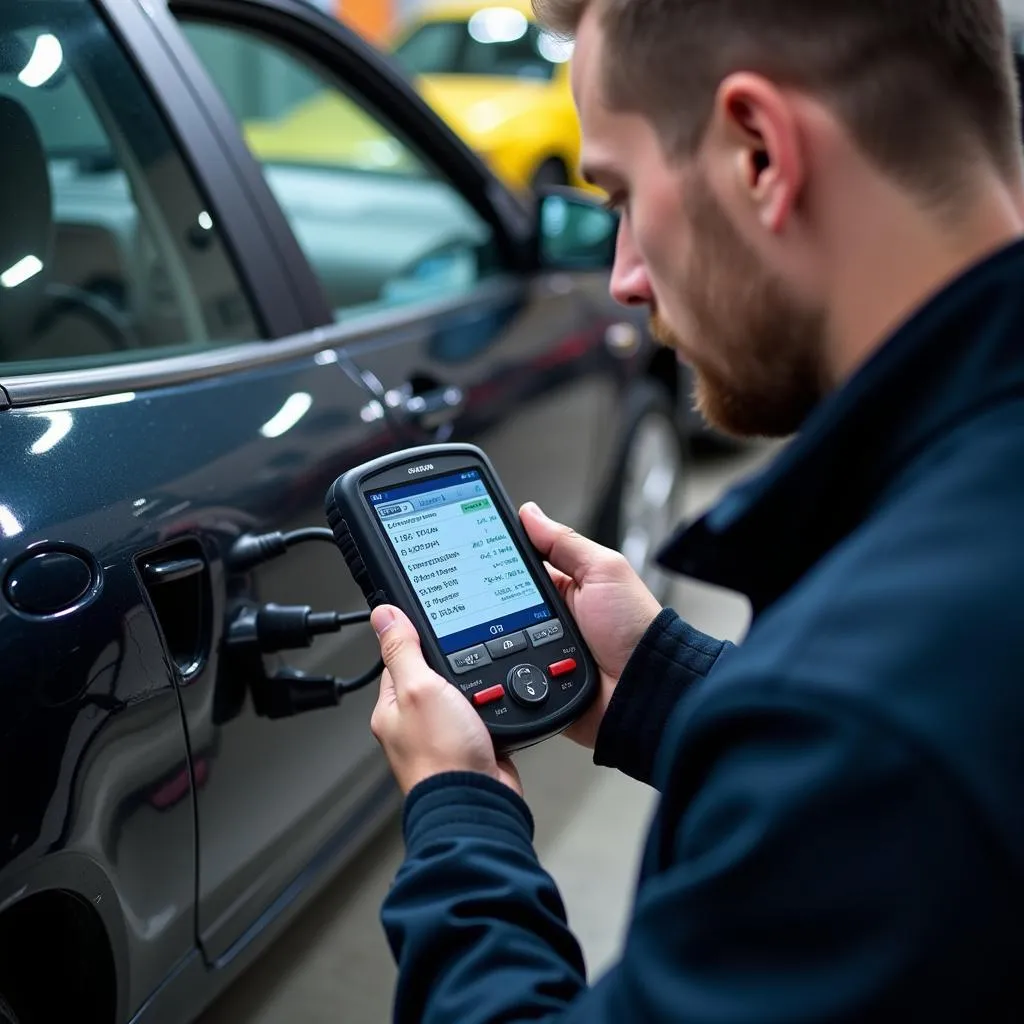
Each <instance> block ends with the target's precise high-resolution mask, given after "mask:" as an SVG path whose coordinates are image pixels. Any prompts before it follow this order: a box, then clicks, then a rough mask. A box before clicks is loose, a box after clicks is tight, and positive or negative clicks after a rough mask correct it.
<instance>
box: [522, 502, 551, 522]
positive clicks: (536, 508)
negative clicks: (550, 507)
mask: <svg viewBox="0 0 1024 1024" xmlns="http://www.w3.org/2000/svg"><path fill="white" fill-rule="evenodd" d="M523 511H524V512H529V513H530V515H532V516H536V517H537V518H538V519H547V518H548V517H547V516H546V515H545V514H544V510H543V509H542V508H541V507H540V505H538V504H537V502H535V501H528V502H527V503H526V504H525V505H524V506H523Z"/></svg>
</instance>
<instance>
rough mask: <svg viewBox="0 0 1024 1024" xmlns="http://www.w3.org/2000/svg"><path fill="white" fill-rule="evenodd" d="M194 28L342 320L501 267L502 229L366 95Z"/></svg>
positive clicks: (275, 50) (213, 27) (285, 56)
mask: <svg viewBox="0 0 1024 1024" xmlns="http://www.w3.org/2000/svg"><path fill="white" fill-rule="evenodd" d="M184 30H185V33H186V35H187V36H188V38H189V40H190V42H191V43H192V45H193V47H194V49H195V50H196V52H197V53H198V55H199V57H200V59H201V60H202V61H203V62H204V64H205V65H206V68H207V69H208V71H209V73H210V75H211V77H212V78H213V80H214V82H215V83H216V84H217V86H218V87H219V88H220V90H221V92H222V94H223V96H224V99H225V100H226V101H227V104H228V106H229V107H230V108H231V111H232V113H233V114H234V115H235V117H236V118H237V119H238V121H239V124H240V127H241V131H242V135H243V137H244V139H245V141H246V142H247V144H248V146H249V148H250V150H251V152H252V153H253V155H254V156H255V157H256V159H257V160H258V161H259V162H260V165H261V167H262V169H263V173H264V176H265V178H266V180H267V183H268V185H269V186H270V189H271V191H272V192H273V193H274V195H275V197H276V198H277V200H278V202H279V203H280V204H281V208H282V210H283V211H284V214H285V216H286V217H287V218H288V221H289V222H290V224H291V226H292V230H293V231H294V233H295V237H296V239H297V240H298V242H299V245H300V246H301V247H302V249H303V250H304V252H305V254H306V256H307V257H308V259H309V261H310V264H311V265H312V267H313V270H314V271H315V272H316V274H317V276H318V277H319V279H320V282H321V284H322V286H323V289H324V292H325V294H326V296H327V298H328V301H329V302H330V304H331V306H332V308H333V310H334V312H335V315H336V317H337V318H339V319H342V318H345V319H347V318H349V317H352V316H354V315H359V314H362V313H365V312H373V311H377V310H380V309H382V308H388V307H392V306H403V305H406V304H409V303H415V302H425V301H428V300H436V299H439V298H445V297H446V296H450V295H451V296H454V295H458V294H461V293H464V292H466V291H467V290H469V289H472V288H473V287H474V286H475V285H476V284H477V283H478V282H479V281H480V280H481V279H482V278H483V277H485V276H487V275H490V274H492V273H495V272H497V271H498V270H499V269H500V265H499V261H498V259H497V257H496V245H495V239H494V237H493V232H492V229H491V227H490V226H489V225H488V224H487V223H486V222H485V221H484V220H483V219H482V218H481V217H480V216H479V214H477V212H476V211H475V210H474V209H473V208H472V207H471V206H470V204H469V203H468V202H467V201H466V200H465V199H464V198H463V196H462V195H461V194H460V193H459V192H458V191H457V190H456V189H455V188H454V187H453V186H452V185H451V184H450V183H449V182H448V181H447V180H446V179H445V177H444V176H443V175H442V174H441V173H439V172H438V171H437V170H436V168H434V167H433V166H431V165H430V164H429V162H428V161H427V160H426V159H424V158H423V157H422V156H421V155H420V154H419V153H418V152H416V150H415V149H414V148H413V147H412V146H410V145H409V144H408V143H407V142H405V141H404V139H402V138H401V137H400V135H399V134H398V132H396V131H395V130H394V129H393V128H391V127H390V126H389V125H388V124H387V123H386V122H385V121H384V119H383V118H381V117H379V116H378V115H377V114H376V113H375V112H374V111H372V110H371V109H370V108H369V106H368V105H367V104H366V103H365V102H364V101H362V99H361V98H360V97H358V96H356V95H355V94H354V93H351V92H349V91H347V90H346V89H344V88H343V87H342V86H341V85H340V84H339V83H337V82H335V81H334V80H333V79H331V78H330V77H329V76H328V75H327V74H325V73H324V72H323V71H321V70H320V69H319V68H318V67H316V66H314V65H313V64H312V63H311V62H310V61H309V60H308V59H307V58H306V57H305V56H303V55H301V54H299V53H297V52H294V51H292V50H290V49H286V48H285V47H284V46H283V45H282V44H281V43H280V42H278V41H276V40H270V39H268V38H266V37H264V36H262V35H258V34H256V33H254V32H250V31H249V30H247V29H242V28H237V27H235V26H225V25H217V24H212V23H207V22H201V23H199V22H196V23H188V24H186V25H185V26H184Z"/></svg>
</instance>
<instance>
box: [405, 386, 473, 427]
mask: <svg viewBox="0 0 1024 1024" xmlns="http://www.w3.org/2000/svg"><path fill="white" fill-rule="evenodd" d="M401 408H402V412H403V413H404V414H405V415H406V416H407V417H408V418H409V419H411V420H413V421H414V422H415V423H416V424H418V425H419V426H421V427H423V428H424V429H425V430H437V429H438V428H439V427H443V426H447V425H448V424H449V423H451V422H452V421H453V420H455V419H457V418H458V417H459V415H460V414H461V413H462V411H463V410H464V409H465V408H466V396H465V394H464V393H463V391H462V388H458V387H454V386H452V385H449V386H447V387H439V388H434V389H432V390H430V391H424V392H422V393H421V394H418V395H416V394H413V395H409V396H408V397H405V398H403V399H402V403H401Z"/></svg>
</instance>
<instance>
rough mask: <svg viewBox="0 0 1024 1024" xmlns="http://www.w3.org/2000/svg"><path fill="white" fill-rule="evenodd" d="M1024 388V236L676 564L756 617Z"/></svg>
mask: <svg viewBox="0 0 1024 1024" xmlns="http://www.w3.org/2000/svg"><path fill="white" fill-rule="evenodd" d="M1022 392H1024V241H1018V242H1015V243H1013V244H1012V245H1010V246H1008V247H1006V248H1004V249H1002V250H1000V251H999V252H998V253H996V254H995V255H993V256H990V257H989V258H987V259H985V260H984V261H982V262H981V263H979V264H977V265H976V266H974V267H972V268H971V269H969V270H968V271H967V272H966V273H965V274H964V275H963V276H962V277H960V278H958V279H957V280H955V281H954V282H953V283H951V284H950V285H949V286H947V287H946V288H944V289H943V290H942V291H941V292H940V293H938V294H937V295H936V296H935V297H934V298H932V299H931V300H930V301H929V302H927V303H926V304H925V306H923V307H922V308H921V309H920V310H919V311H918V312H917V313H915V314H914V315H913V316H912V317H911V318H910V319H909V320H908V321H907V322H906V323H905V324H904V325H903V326H902V327H901V328H899V329H898V330H897V331H896V333H895V334H894V335H893V336H892V337H891V338H890V339H889V340H888V341H887V342H886V343H885V344H884V345H883V346H882V347H881V348H880V349H878V350H877V351H876V353H875V354H874V355H873V356H872V357H871V358H870V359H869V360H868V361H867V363H865V364H864V366H863V367H862V368H861V369H860V370H859V371H858V372H857V373H855V375H854V376H853V377H852V378H851V379H850V380H849V381H848V382H847V383H846V384H845V385H844V386H843V387H842V388H841V389H839V390H838V391H836V392H835V393H834V394H832V395H830V396H829V397H828V398H826V399H825V401H824V402H822V404H821V405H820V406H819V407H818V408H817V409H816V410H815V411H814V412H813V413H812V414H811V416H810V417H809V418H808V420H807V422H806V423H805V424H804V427H803V429H802V430H801V432H800V434H799V435H797V436H796V437H795V438H794V439H793V440H792V441H790V443H789V444H788V445H787V446H786V447H785V448H784V449H783V450H782V452H781V454H780V455H779V456H778V457H777V458H776V459H775V461H774V462H773V463H772V464H771V465H770V466H769V467H768V468H767V469H766V470H764V471H763V472H761V473H759V474H758V475H756V476H754V477H753V478H751V479H750V480H748V481H746V482H744V483H743V484H741V485H740V486H738V487H736V488H734V489H733V490H731V491H730V492H728V493H727V494H726V495H725V497H724V498H723V499H722V500H721V501H720V502H719V504H718V505H717V506H715V507H714V508H713V509H711V511H710V512H708V513H707V514H706V515H705V516H703V517H702V518H701V519H699V520H697V521H696V522H695V523H693V524H692V525H690V526H684V527H683V528H681V529H680V530H679V531H678V532H677V533H676V534H675V536H674V537H672V538H671V539H670V540H669V541H668V543H667V544H666V545H665V546H664V547H663V548H662V550H661V551H660V552H659V555H658V562H659V563H660V564H661V565H663V566H664V567H665V568H667V569H670V570H673V571H675V572H679V573H683V574H685V575H687V576H692V577H694V578H696V579H700V580H704V581H706V582H708V583H713V584H716V585H718V586H722V587H727V588H729V589H731V590H736V591H739V592H741V593H744V594H746V595H747V597H749V598H750V600H751V603H752V605H753V607H754V611H755V614H756V613H757V612H759V611H760V610H762V609H763V608H765V607H766V606H767V605H769V604H771V603H772V602H773V601H774V600H775V599H776V598H778V597H779V596H781V594H783V593H784V592H785V591H786V590H788V589H789V587H791V586H792V585H793V584H794V583H795V582H796V581H797V580H798V579H799V578H800V577H801V576H802V575H803V574H804V573H805V572H806V571H807V570H808V569H810V568H811V566H812V565H814V563H815V562H817V561H818V560H819V559H820V558H821V557H822V556H823V555H824V554H825V553H826V552H827V551H828V550H829V549H830V548H831V547H833V546H834V545H835V544H836V543H838V542H839V541H840V540H842V538H843V537H845V536H846V535H847V534H848V533H849V532H850V531H851V530H852V529H854V527H855V526H856V525H857V524H858V523H859V522H860V521H862V520H863V518H864V517H865V516H866V515H867V513H868V510H869V508H870V506H871V504H872V502H873V501H874V500H876V499H877V498H878V497H879V495H880V494H881V492H882V490H883V489H884V488H885V487H886V485H887V484H888V483H890V482H891V481H892V480H893V479H894V478H895V477H896V475H897V474H898V472H899V470H900V468H901V467H902V466H904V465H906V463H907V462H908V461H909V460H910V459H911V458H913V456H914V455H915V454H916V453H917V452H919V451H920V450H921V448H922V447H923V446H925V445H927V444H928V443H929V442H930V441H931V440H933V439H934V438H935V437H936V436H937V435H939V434H941V433H943V432H945V431H948V430H949V429H951V428H952V427H953V426H954V425H955V424H956V423H958V422H960V421H962V420H963V419H965V418H967V417H969V416H970V415H972V414H974V413H976V412H977V411H979V410H980V409H982V408H985V407H987V406H990V405H993V404H995V403H997V402H999V401H1000V400H1002V399H1005V398H1006V397H1007V396H1008V395H1011V394H1014V393H1022Z"/></svg>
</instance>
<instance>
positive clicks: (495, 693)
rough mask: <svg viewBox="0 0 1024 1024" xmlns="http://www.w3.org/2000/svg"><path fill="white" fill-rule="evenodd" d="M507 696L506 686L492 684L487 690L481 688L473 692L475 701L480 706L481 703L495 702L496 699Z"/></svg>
mask: <svg viewBox="0 0 1024 1024" xmlns="http://www.w3.org/2000/svg"><path fill="white" fill-rule="evenodd" d="M504 696H505V687H504V686H491V687H488V688H487V689H486V690H481V691H480V692H479V693H474V694H473V703H474V704H475V705H476V706H477V707H480V705H481V704H493V703H494V701H496V700H501V698H502V697H504Z"/></svg>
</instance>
